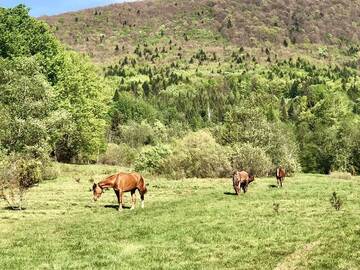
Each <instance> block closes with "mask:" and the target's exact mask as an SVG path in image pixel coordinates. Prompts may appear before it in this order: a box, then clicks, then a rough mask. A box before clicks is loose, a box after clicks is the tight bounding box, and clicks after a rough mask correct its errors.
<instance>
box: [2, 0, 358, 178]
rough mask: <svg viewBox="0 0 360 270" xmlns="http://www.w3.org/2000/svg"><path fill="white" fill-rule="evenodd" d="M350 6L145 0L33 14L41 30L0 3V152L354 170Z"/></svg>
mask: <svg viewBox="0 0 360 270" xmlns="http://www.w3.org/2000/svg"><path fill="white" fill-rule="evenodd" d="M359 11H360V7H359V0H357V1H350V0H349V1H348V0H344V1H335V0H332V1H310V0H307V1H292V0H291V1H290V0H289V1H284V2H281V1H254V2H250V1H230V0H228V1H225V0H223V1H220V0H213V1H205V0H198V1H180V0H179V1H165V0H164V1H160V0H155V1H144V2H133V3H126V4H117V5H112V6H108V7H102V8H96V9H88V10H84V11H80V12H75V13H68V14H63V15H59V16H54V17H44V18H41V20H45V21H47V22H48V23H49V24H50V26H51V28H49V27H48V25H46V24H45V23H44V22H43V21H41V20H38V19H35V18H32V17H30V16H29V15H28V10H27V9H26V7H24V6H18V7H15V8H12V9H4V8H0V33H2V35H0V112H1V114H0V120H1V121H0V155H1V153H3V155H4V156H6V157H8V158H9V159H8V160H9V162H8V163H7V164H9V166H10V165H11V164H12V158H13V155H14V154H21V155H25V158H24V159H23V160H24V162H25V161H26V160H33V159H35V161H37V160H38V159H39V156H40V157H44V158H45V157H51V158H54V159H56V160H57V161H60V162H77V163H88V162H103V163H106V164H116V165H121V166H130V167H132V168H134V169H135V170H136V171H146V172H149V173H153V174H162V175H168V176H171V177H179V178H183V177H229V176H230V175H231V172H232V171H233V170H235V169H244V170H248V171H250V170H251V171H252V173H254V174H255V175H257V176H263V175H268V174H271V173H273V172H274V169H275V168H276V167H277V166H279V165H282V166H284V167H285V168H286V170H287V171H288V172H289V173H292V172H296V171H301V170H302V171H304V172H321V173H328V172H330V171H334V170H338V171H347V172H351V173H353V174H358V173H360V128H359V126H360V77H359V63H360V44H359V38H358V36H359V29H360V27H359ZM59 39H60V41H61V42H59ZM64 45H65V46H64ZM69 47H70V48H73V49H74V50H76V51H80V52H85V54H88V55H89V56H90V57H91V58H92V60H93V62H95V63H97V64H100V66H101V67H102V69H98V68H97V67H96V66H95V65H94V63H91V61H89V59H88V57H86V56H84V55H82V54H79V53H76V52H73V51H71V50H69V49H68V48H69ZM24 87H26V88H24ZM23 89H27V91H24V90H23ZM40 105H41V106H40ZM39 108H40V109H39ZM40 112H41V113H40ZM25 123H26V124H25ZM106 149H107V150H106ZM40 153H41V155H40ZM29 156H30V157H31V159H30V158H29ZM0 158H1V157H0ZM15 158H16V156H15ZM42 164H43V163H42Z"/></svg>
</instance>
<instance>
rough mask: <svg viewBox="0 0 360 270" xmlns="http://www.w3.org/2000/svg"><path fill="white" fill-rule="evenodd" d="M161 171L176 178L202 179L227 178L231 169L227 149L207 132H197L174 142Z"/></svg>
mask: <svg viewBox="0 0 360 270" xmlns="http://www.w3.org/2000/svg"><path fill="white" fill-rule="evenodd" d="M161 169H162V172H163V173H164V174H167V175H170V176H172V177H176V178H180V177H200V178H204V177H224V176H229V175H230V170H231V167H230V162H229V159H228V150H227V148H226V147H223V146H221V145H219V144H218V143H217V142H216V141H215V139H214V138H213V137H212V136H211V134H210V133H209V132H207V131H198V132H191V133H189V134H188V135H186V136H185V137H184V138H182V139H180V140H177V141H176V142H175V144H174V149H173V151H172V153H171V155H169V156H168V157H167V158H166V159H164V160H163V161H162V164H161Z"/></svg>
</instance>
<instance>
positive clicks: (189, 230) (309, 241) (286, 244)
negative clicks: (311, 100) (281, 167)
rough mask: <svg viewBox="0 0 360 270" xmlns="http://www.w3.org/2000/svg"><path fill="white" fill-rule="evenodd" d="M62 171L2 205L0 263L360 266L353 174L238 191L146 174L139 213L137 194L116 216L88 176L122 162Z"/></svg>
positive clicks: (264, 182) (227, 185) (359, 214)
mask: <svg viewBox="0 0 360 270" xmlns="http://www.w3.org/2000/svg"><path fill="white" fill-rule="evenodd" d="M61 167H62V176H61V177H59V178H58V179H56V180H53V181H46V182H43V183H41V184H40V185H39V186H38V187H34V188H33V189H31V190H30V192H29V193H28V194H27V205H26V210H24V211H11V210H7V209H6V208H5V207H6V204H5V203H4V202H1V203H0V235H1V237H0V268H1V269H223V268H226V269H360V200H359V199H360V196H359V194H360V181H359V180H360V179H357V178H352V179H351V180H340V179H339V180H338V179H333V178H330V177H328V176H322V175H304V174H299V175H297V176H295V177H292V178H287V179H286V181H285V185H284V188H283V189H278V188H274V187H272V186H271V185H274V184H275V182H276V181H275V179H273V178H266V179H265V178H264V179H256V181H255V182H254V183H252V184H251V185H250V187H249V192H248V193H247V194H246V195H243V194H241V196H239V197H237V196H234V195H232V193H233V189H232V186H231V180H230V179H203V180H199V179H188V180H178V181H175V180H166V179H156V178H154V177H147V178H146V180H147V182H148V183H149V186H148V189H149V192H148V194H147V195H146V197H145V209H141V208H140V200H139V195H138V194H137V198H138V201H137V208H136V209H135V210H133V211H131V210H129V209H125V210H124V211H123V212H122V213H119V212H118V211H117V210H116V207H117V205H116V197H115V194H114V193H113V191H110V190H109V191H107V192H106V193H105V194H103V197H102V198H101V200H100V201H98V202H96V203H94V202H92V201H91V192H89V188H90V186H91V183H90V182H89V179H90V178H91V177H93V178H94V179H96V180H100V179H101V178H102V177H103V176H105V175H107V174H111V173H112V172H115V171H117V170H118V169H119V168H116V167H109V166H97V165H89V166H72V165H61ZM77 177H80V183H77V182H76V181H75V180H74V179H75V178H77ZM333 191H336V192H337V194H338V195H339V196H340V198H341V199H342V201H343V204H342V208H341V210H340V211H336V210H335V209H334V208H333V207H332V206H331V204H330V202H329V199H330V197H331V194H332V192H333ZM274 204H275V205H276V204H279V208H278V213H277V211H276V210H275V208H276V206H274ZM126 205H127V206H130V195H129V194H127V195H126Z"/></svg>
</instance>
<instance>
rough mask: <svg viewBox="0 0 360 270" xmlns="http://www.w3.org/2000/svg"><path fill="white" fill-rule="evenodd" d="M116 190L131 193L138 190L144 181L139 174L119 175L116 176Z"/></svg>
mask: <svg viewBox="0 0 360 270" xmlns="http://www.w3.org/2000/svg"><path fill="white" fill-rule="evenodd" d="M117 181H118V188H119V189H121V190H122V191H124V192H126V191H131V190H135V189H137V188H139V186H140V185H142V184H143V182H144V180H143V178H142V176H141V175H140V174H139V173H135V172H133V173H122V172H121V173H119V174H118V180H117Z"/></svg>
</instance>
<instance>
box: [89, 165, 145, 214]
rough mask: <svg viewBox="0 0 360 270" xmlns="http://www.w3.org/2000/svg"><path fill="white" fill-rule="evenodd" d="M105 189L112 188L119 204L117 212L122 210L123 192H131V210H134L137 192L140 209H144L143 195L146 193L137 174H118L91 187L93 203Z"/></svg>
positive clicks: (142, 179) (143, 182)
mask: <svg viewBox="0 0 360 270" xmlns="http://www.w3.org/2000/svg"><path fill="white" fill-rule="evenodd" d="M105 188H113V189H114V191H115V194H116V197H117V199H118V202H119V211H121V210H122V208H123V203H124V199H123V196H124V192H131V203H132V206H131V209H134V208H135V202H136V198H135V191H136V190H139V193H140V197H141V207H142V208H144V195H145V193H146V192H147V189H146V186H145V181H144V178H143V177H142V176H141V175H140V174H138V173H122V172H120V173H118V174H114V175H111V176H109V177H106V178H105V179H104V180H102V181H100V182H99V183H97V184H96V183H94V185H93V188H92V189H93V195H94V201H96V200H97V199H98V198H100V196H101V194H102V193H103V190H104V189H105Z"/></svg>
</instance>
